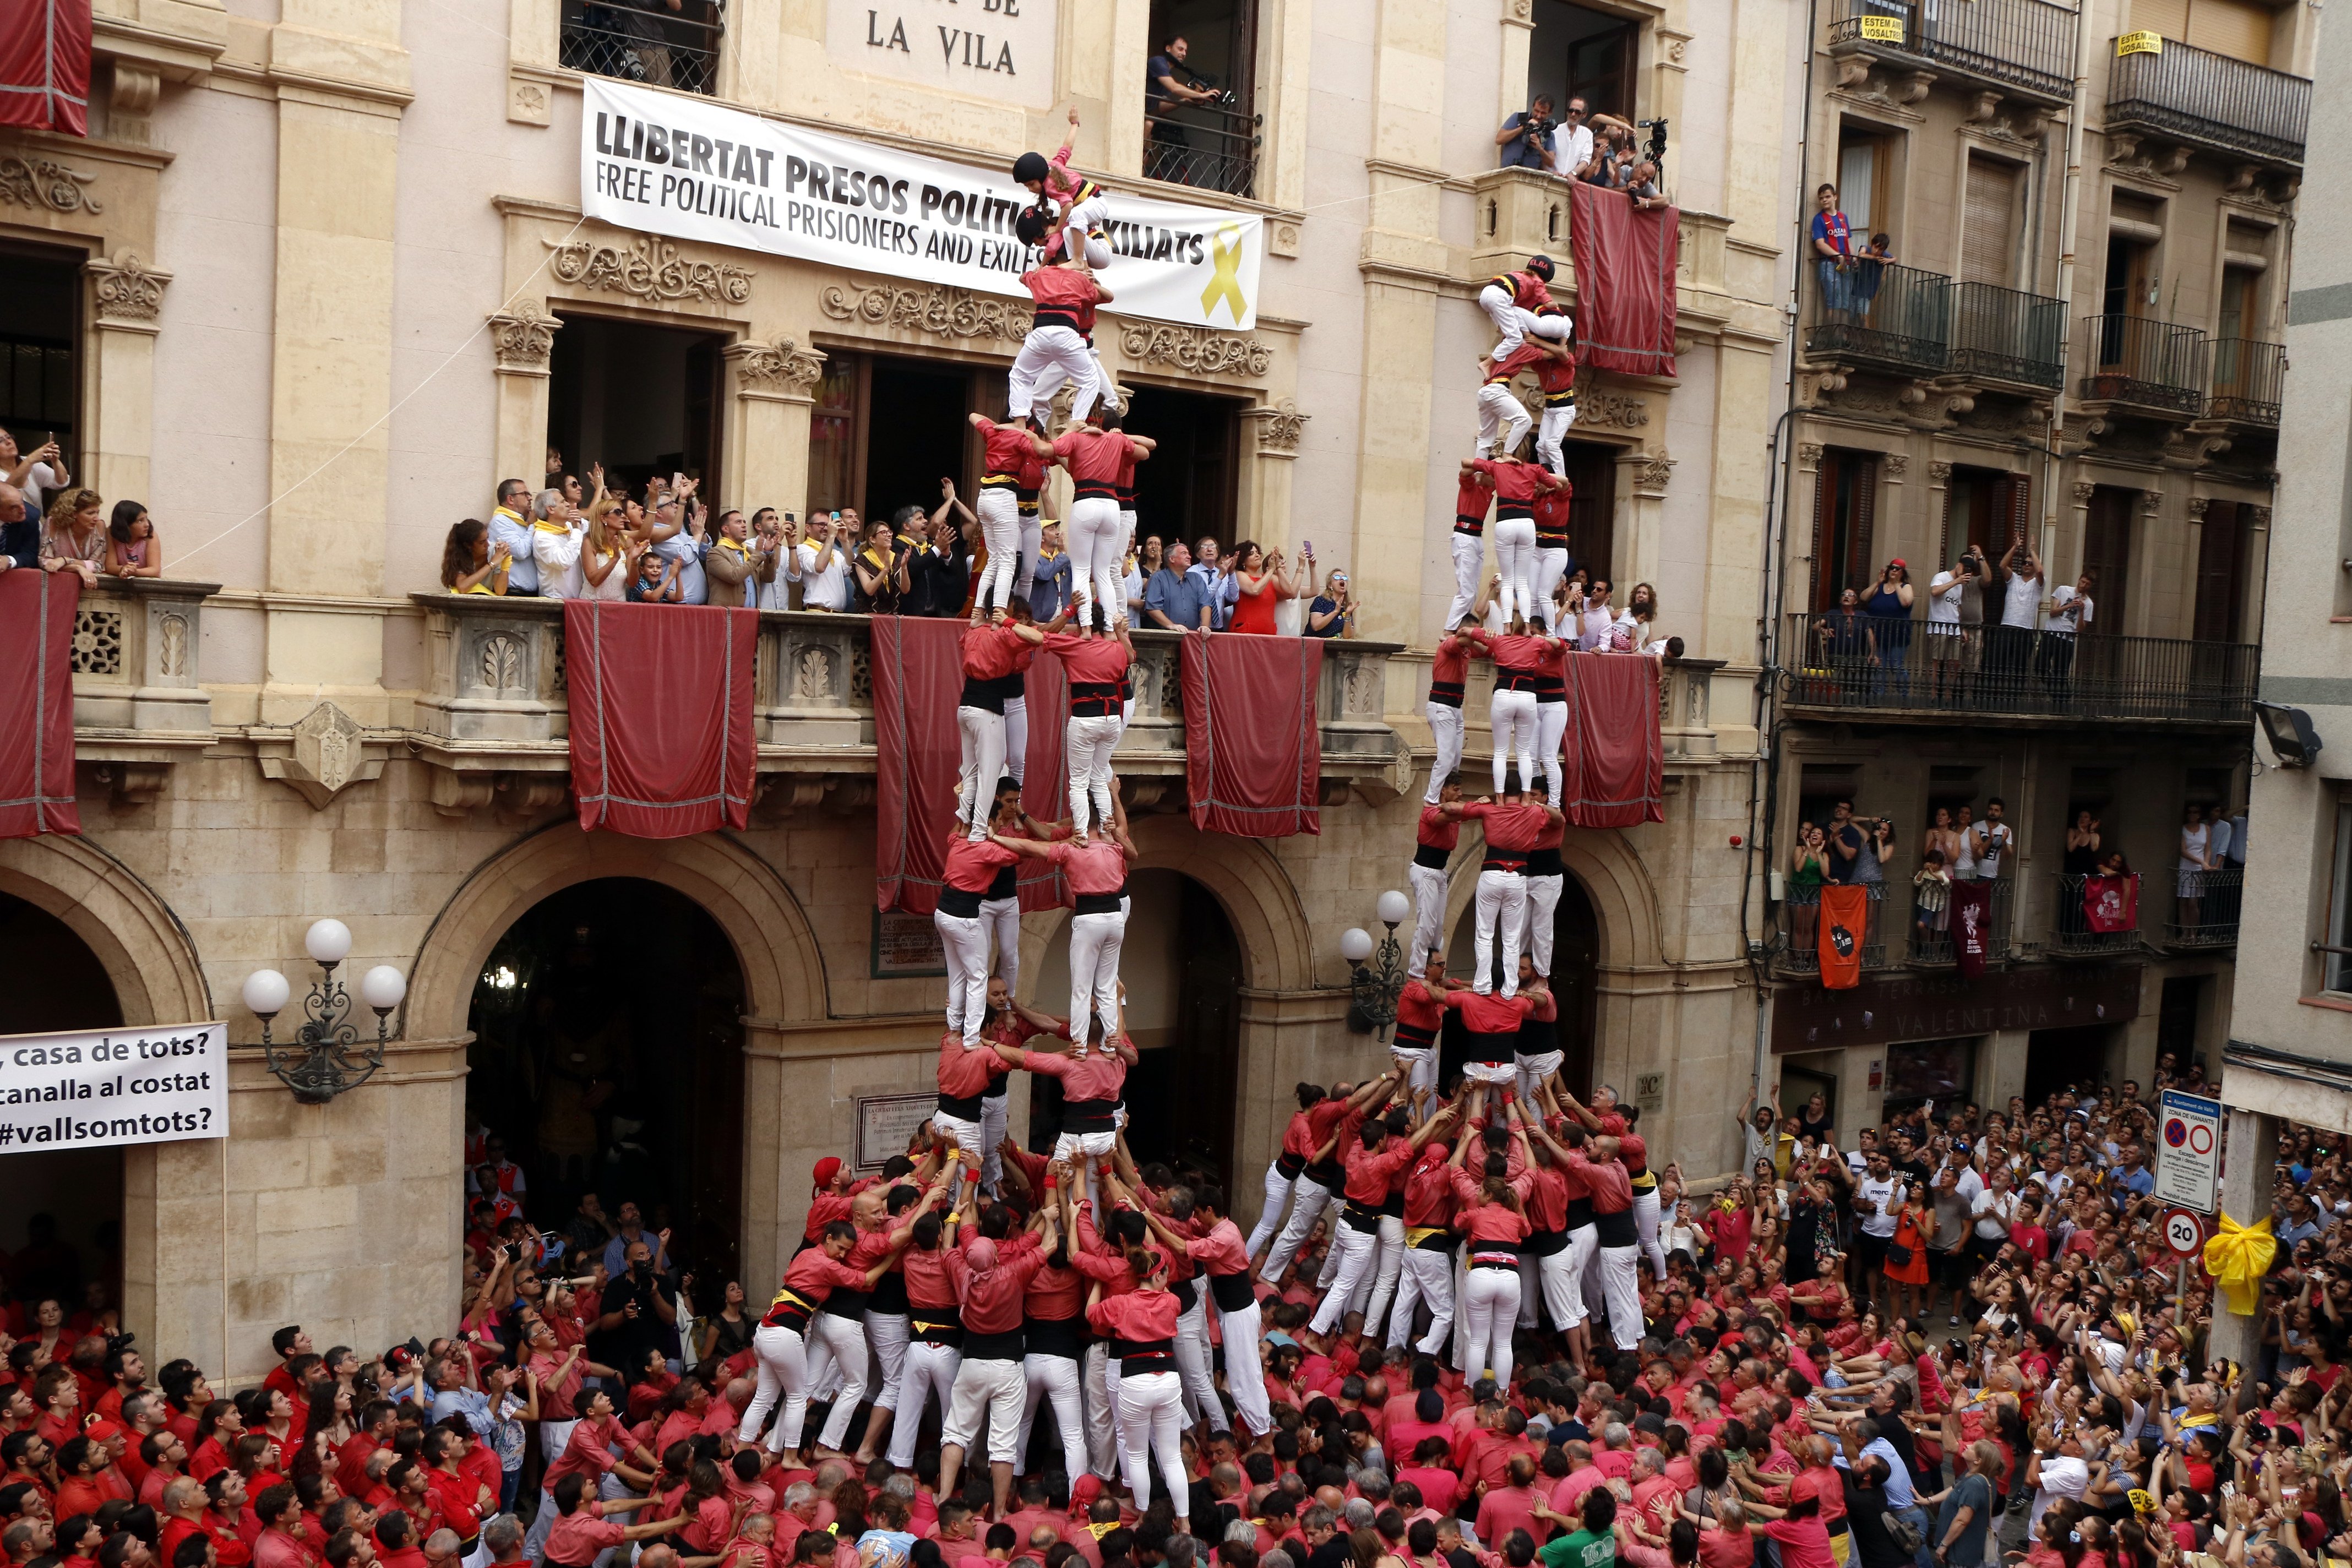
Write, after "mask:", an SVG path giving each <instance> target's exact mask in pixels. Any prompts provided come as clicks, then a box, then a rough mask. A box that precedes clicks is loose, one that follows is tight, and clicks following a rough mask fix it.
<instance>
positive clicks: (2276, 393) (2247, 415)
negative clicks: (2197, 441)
mask: <svg viewBox="0 0 2352 1568" xmlns="http://www.w3.org/2000/svg"><path fill="white" fill-rule="evenodd" d="M2285 385H2286V345H2284V343H2266V342H2262V341H2260V340H2259V339H2255V338H2217V339H2215V340H2214V342H2213V395H2212V397H2211V399H2210V401H2209V402H2208V403H2207V404H2206V405H2205V413H2206V416H2207V417H2209V418H2212V419H2232V420H2236V421H2237V422H2238V423H2240V424H2242V425H2276V424H2277V423H2278V422H2279V400H2280V398H2281V397H2282V396H2283V395H2284V387H2285Z"/></svg>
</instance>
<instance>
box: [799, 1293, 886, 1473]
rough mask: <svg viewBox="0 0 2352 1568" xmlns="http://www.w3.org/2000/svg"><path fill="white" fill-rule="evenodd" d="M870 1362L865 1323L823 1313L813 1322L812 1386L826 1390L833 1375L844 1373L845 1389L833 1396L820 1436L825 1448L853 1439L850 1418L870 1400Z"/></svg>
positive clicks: (809, 1381)
mask: <svg viewBox="0 0 2352 1568" xmlns="http://www.w3.org/2000/svg"><path fill="white" fill-rule="evenodd" d="M869 1360H870V1358H869V1357H868V1356H867V1354H866V1325H865V1324H864V1323H862V1322H859V1321H856V1320H854V1319H850V1318H844V1317H841V1316H838V1315H837V1314H835V1313H832V1312H819V1313H818V1314H817V1315H816V1316H815V1317H814V1318H811V1319H810V1320H809V1346H808V1386H809V1387H811V1388H813V1389H814V1388H823V1387H824V1383H825V1379H826V1378H827V1377H828V1376H829V1375H831V1374H832V1373H835V1372H838V1373H840V1374H841V1387H840V1390H839V1391H838V1392H837V1393H835V1394H834V1396H833V1409H832V1411H831V1412H830V1413H829V1414H828V1415H826V1416H825V1418H824V1431H822V1432H820V1433H818V1434H817V1439H816V1440H817V1442H818V1444H819V1445H820V1446H821V1447H827V1448H839V1447H841V1445H842V1441H843V1439H845V1438H846V1437H847V1436H849V1419H850V1417H851V1416H853V1415H856V1414H857V1405H858V1402H859V1401H860V1400H862V1399H864V1398H865V1397H866V1377H867V1374H868V1373H869V1372H870V1371H871V1370H872V1369H871V1368H870V1366H869V1365H868V1362H869Z"/></svg>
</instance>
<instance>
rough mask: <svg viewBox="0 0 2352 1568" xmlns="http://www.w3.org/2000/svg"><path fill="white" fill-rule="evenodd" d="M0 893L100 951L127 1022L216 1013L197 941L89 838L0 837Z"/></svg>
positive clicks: (184, 1019) (185, 1019) (179, 1020)
mask: <svg viewBox="0 0 2352 1568" xmlns="http://www.w3.org/2000/svg"><path fill="white" fill-rule="evenodd" d="M0 892H7V893H12V894H14V895H16V897H17V898H20V899H23V900H25V901H26V902H27V903H29V904H32V905H33V906H35V907H36V908H37V909H41V910H47V912H48V913H50V914H52V915H55V916H56V917H57V918H58V919H59V920H61V921H64V922H65V923H66V925H67V927H68V929H70V930H71V931H73V933H74V935H76V936H77V937H79V938H80V939H81V941H82V942H83V943H84V945H86V946H88V947H89V950H90V952H93V953H95V954H97V955H98V960H99V963H101V964H103V965H104V966H105V969H106V974H107V978H108V979H109V980H110V981H112V982H113V984H114V995H115V999H116V1001H117V1002H118V1003H119V1004H120V1005H121V1008H122V1021H123V1022H124V1023H125V1024H126V1025H142V1024H192V1023H200V1022H203V1021H205V1020H207V1019H210V1018H212V1017H214V1016H215V1014H214V1012H213V999H212V986H211V984H209V983H208V982H207V981H206V979H205V972H204V965H203V963H202V962H201V961H200V960H199V959H198V958H197V956H196V943H195V938H194V936H192V935H190V934H189V931H188V928H187V927H186V926H185V925H184V924H182V923H181V921H180V917H179V916H178V915H177V914H175V913H174V912H173V910H172V907H171V906H170V905H169V904H167V903H165V902H164V901H163V899H162V898H161V897H160V896H159V895H158V894H157V893H156V891H155V889H152V888H151V887H149V886H148V885H147V884H146V882H145V881H143V880H142V879H141V878H140V876H139V874H138V873H137V872H135V871H133V870H131V868H130V867H128V866H125V865H124V864H123V863H122V862H121V861H120V860H118V859H116V858H114V857H113V856H112V855H110V854H109V853H107V851H106V850H105V849H104V848H102V847H100V846H99V845H98V844H96V843H94V842H93V841H91V840H90V839H88V838H84V837H72V836H65V835H54V834H45V835H43V836H42V837H37V838H15V839H9V840H6V841H5V842H0Z"/></svg>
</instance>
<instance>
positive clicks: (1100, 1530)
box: [1087, 1520, 1119, 1541]
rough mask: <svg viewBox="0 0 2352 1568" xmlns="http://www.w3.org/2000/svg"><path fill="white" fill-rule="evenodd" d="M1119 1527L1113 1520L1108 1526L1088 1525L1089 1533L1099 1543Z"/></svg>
mask: <svg viewBox="0 0 2352 1568" xmlns="http://www.w3.org/2000/svg"><path fill="white" fill-rule="evenodd" d="M1118 1527H1119V1525H1118V1521H1117V1520H1112V1521H1110V1522H1109V1523H1108V1524H1089V1525H1087V1534H1088V1535H1091V1536H1093V1537H1094V1538H1095V1539H1096V1540H1097V1541H1100V1540H1101V1539H1102V1538H1103V1537H1104V1536H1106V1535H1108V1534H1109V1533H1110V1532H1111V1531H1114V1530H1117V1529H1118Z"/></svg>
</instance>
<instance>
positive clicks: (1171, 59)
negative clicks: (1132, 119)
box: [1143, 33, 1227, 184]
mask: <svg viewBox="0 0 2352 1568" xmlns="http://www.w3.org/2000/svg"><path fill="white" fill-rule="evenodd" d="M1190 53H1192V45H1191V44H1189V43H1187V42H1186V41H1185V39H1184V36H1183V35H1182V34H1181V33H1179V34H1177V35H1176V36H1175V37H1171V38H1170V39H1169V40H1168V41H1167V42H1166V43H1164V44H1162V45H1160V52H1159V53H1158V54H1156V55H1154V56H1152V57H1151V58H1150V60H1148V61H1146V62H1145V63H1144V67H1143V121H1144V124H1145V125H1146V126H1147V127H1148V128H1149V134H1150V138H1151V140H1152V141H1153V142H1156V143H1158V144H1159V148H1160V149H1161V150H1160V151H1155V152H1154V153H1152V154H1151V155H1150V158H1149V159H1148V160H1147V161H1146V163H1145V164H1144V172H1145V173H1146V174H1150V175H1151V176H1152V177H1153V178H1155V179H1161V180H1176V181H1179V182H1181V183H1183V184H1191V182H1190V181H1189V180H1186V179H1185V176H1186V174H1189V173H1190V172H1191V171H1190V169H1189V167H1187V164H1188V163H1189V160H1188V159H1187V157H1186V154H1185V153H1184V152H1182V151H1180V149H1185V148H1189V147H1190V146H1191V145H1192V142H1190V140H1189V139H1187V137H1186V136H1185V134H1184V127H1183V125H1182V123H1181V122H1180V121H1174V120H1171V119H1170V118H1168V117H1169V115H1170V114H1171V113H1172V112H1173V111H1174V110H1179V109H1181V108H1183V107H1184V106H1185V105H1186V104H1191V103H1218V102H1222V101H1223V100H1225V98H1226V97H1227V95H1226V94H1224V93H1223V92H1220V91H1218V90H1217V89H1215V88H1213V87H1212V86H1209V85H1208V83H1207V79H1205V78H1203V77H1202V75H1201V74H1200V73H1199V72H1197V71H1195V70H1193V69H1192V68H1191V67H1189V66H1187V65H1186V64H1185V63H1184V57H1185V56H1186V55H1188V54H1190Z"/></svg>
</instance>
